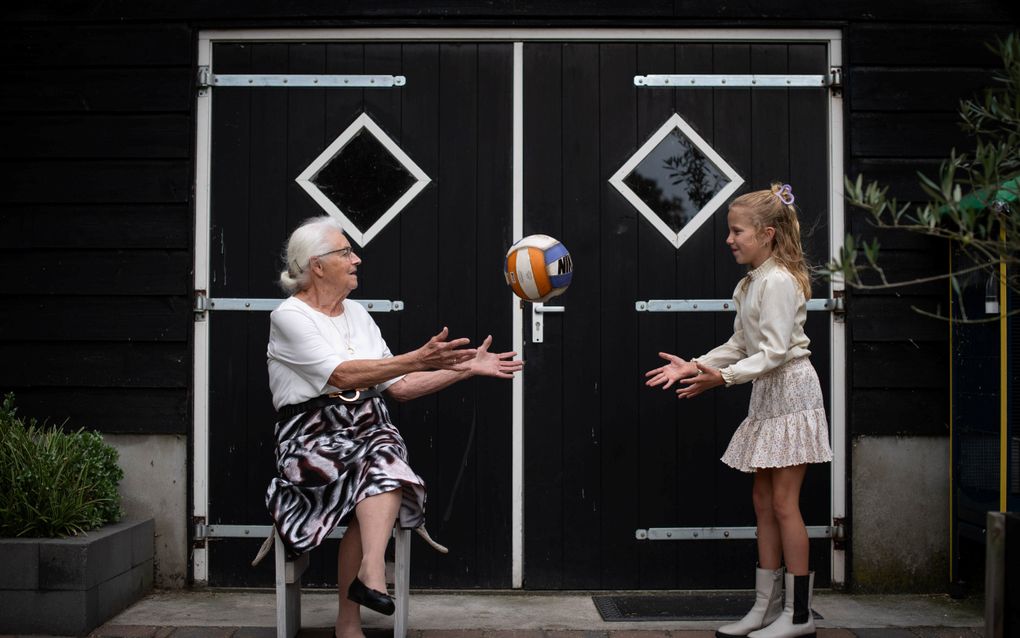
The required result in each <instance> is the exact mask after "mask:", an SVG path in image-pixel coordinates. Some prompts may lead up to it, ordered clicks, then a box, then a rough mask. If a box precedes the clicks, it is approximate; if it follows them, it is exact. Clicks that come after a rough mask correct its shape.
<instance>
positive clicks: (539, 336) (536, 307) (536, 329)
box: [531, 301, 567, 343]
mask: <svg viewBox="0 0 1020 638" xmlns="http://www.w3.org/2000/svg"><path fill="white" fill-rule="evenodd" d="M566 311H567V309H566V308H564V307H563V306H547V305H545V304H544V303H542V302H540V301H539V302H536V303H533V304H531V343H542V342H543V341H545V329H544V327H543V326H542V321H543V319H542V315H544V314H547V313H550V312H551V313H558V312H566Z"/></svg>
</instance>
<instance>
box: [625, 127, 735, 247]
mask: <svg viewBox="0 0 1020 638" xmlns="http://www.w3.org/2000/svg"><path fill="white" fill-rule="evenodd" d="M609 183H610V184H612V185H613V186H614V187H615V188H616V189H617V190H618V191H620V194H621V195H623V197H624V198H625V199H626V200H627V201H628V202H630V203H631V204H632V205H633V206H634V207H635V208H636V209H637V210H638V212H640V213H641V214H642V215H643V216H644V217H645V219H647V220H648V221H649V222H651V224H652V226H654V227H655V228H656V230H658V231H659V232H660V233H662V236H663V237H665V238H666V239H667V240H668V241H669V242H670V243H672V244H673V246H674V247H676V248H679V247H680V246H682V245H683V243H684V242H685V241H687V239H688V238H689V237H690V236H691V235H693V234H694V231H696V230H697V229H698V228H699V227H700V226H701V225H702V224H704V223H705V222H706V221H707V220H708V219H709V218H711V216H712V214H713V213H715V212H716V211H717V210H719V209H720V208H721V207H722V206H723V204H725V203H726V200H727V199H729V197H730V196H731V195H733V194H734V193H735V192H736V190H737V189H738V188H739V187H740V185H741V184H743V183H744V179H743V178H742V177H741V176H740V175H739V174H737V172H736V171H735V170H733V168H732V167H731V166H730V165H729V164H728V163H727V162H726V160H724V159H723V158H722V157H721V156H720V155H719V154H718V153H717V152H716V151H715V150H714V149H713V148H712V147H711V146H709V144H708V143H707V142H705V140H703V139H702V138H701V136H700V135H698V133H697V131H695V130H694V129H693V128H692V127H691V126H690V125H689V124H687V122H685V121H684V119H683V118H682V117H680V115H679V114H677V113H674V114H673V116H672V117H670V118H669V119H668V120H666V122H665V123H663V125H662V126H660V127H659V130H657V131H656V132H655V133H653V134H652V135H651V137H649V138H648V140H647V141H646V142H645V143H644V144H643V145H642V146H641V148H639V149H638V150H637V151H636V152H635V153H634V154H633V155H632V156H631V157H630V159H628V160H627V161H626V162H624V164H623V166H621V167H620V169H619V170H618V171H616V174H615V175H613V176H612V177H611V178H609Z"/></svg>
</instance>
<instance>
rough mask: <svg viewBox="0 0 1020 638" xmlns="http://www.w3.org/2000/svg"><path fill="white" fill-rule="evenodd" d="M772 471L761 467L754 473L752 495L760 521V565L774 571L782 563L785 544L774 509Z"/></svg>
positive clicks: (755, 512)
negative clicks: (783, 543)
mask: <svg viewBox="0 0 1020 638" xmlns="http://www.w3.org/2000/svg"><path fill="white" fill-rule="evenodd" d="M772 472H773V470H772V469H771V468H761V469H759V470H758V471H757V472H755V473H754V488H753V489H752V492H751V497H752V500H753V501H754V515H755V517H756V518H757V521H758V566H759V567H761V568H762V569H769V570H773V571H774V570H777V569H779V567H780V565H781V564H782V560H783V545H782V540H781V536H780V534H779V522H778V521H777V520H776V517H775V513H774V511H773V501H772V489H773V488H772Z"/></svg>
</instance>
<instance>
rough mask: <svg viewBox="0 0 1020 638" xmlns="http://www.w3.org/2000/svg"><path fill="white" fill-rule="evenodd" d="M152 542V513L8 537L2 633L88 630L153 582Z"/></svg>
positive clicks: (1, 546)
mask: <svg viewBox="0 0 1020 638" xmlns="http://www.w3.org/2000/svg"><path fill="white" fill-rule="evenodd" d="M152 548H153V523H152V519H147V520H144V521H137V520H136V521H122V522H120V523H116V524H113V525H107V526H105V527H102V528H100V529H97V530H92V531H91V532H89V533H88V534H84V535H82V536H78V537H70V538H0V565H3V568H2V569H0V634H49V635H59V636H75V635H84V634H87V633H88V632H89V631H91V630H92V629H94V628H95V627H97V626H99V625H100V624H102V623H104V622H106V621H107V620H109V619H110V618H112V617H113V616H114V615H115V614H117V612H119V611H121V610H122V609H124V608H125V607H127V606H128V605H129V604H131V603H132V602H134V601H136V600H138V599H139V598H140V597H141V596H142V595H143V594H145V593H146V592H147V591H149V590H150V589H152V553H153V552H152Z"/></svg>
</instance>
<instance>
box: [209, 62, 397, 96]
mask: <svg viewBox="0 0 1020 638" xmlns="http://www.w3.org/2000/svg"><path fill="white" fill-rule="evenodd" d="M405 84H407V78H406V77H404V76H403V75H322V74H320V75H302V74H293V75H278V74H248V75H244V74H224V73H213V70H212V69H211V68H209V67H208V66H200V67H198V89H199V91H201V92H203V94H204V92H205V91H207V90H208V89H210V88H212V87H216V86H235V87H236V86H242V87H243V86H247V87H256V86H275V87H284V88H301V87H304V88H330V89H386V88H392V87H401V86H404V85H405Z"/></svg>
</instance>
